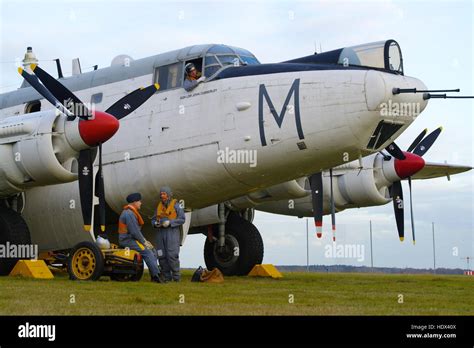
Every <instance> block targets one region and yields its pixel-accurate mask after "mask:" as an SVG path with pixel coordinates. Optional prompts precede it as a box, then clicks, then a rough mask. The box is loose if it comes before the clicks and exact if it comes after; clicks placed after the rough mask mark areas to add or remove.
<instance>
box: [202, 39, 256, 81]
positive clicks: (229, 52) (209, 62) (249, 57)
mask: <svg viewBox="0 0 474 348" xmlns="http://www.w3.org/2000/svg"><path fill="white" fill-rule="evenodd" d="M255 64H260V62H259V61H258V60H257V58H255V56H254V55H253V54H252V53H250V52H249V51H247V50H245V49H243V48H238V47H232V46H226V45H214V46H211V47H210V48H209V49H208V50H207V52H206V53H205V55H204V75H205V76H207V77H211V76H212V75H214V74H215V73H216V72H217V71H219V70H220V69H221V68H222V67H224V66H226V65H233V66H240V65H255Z"/></svg>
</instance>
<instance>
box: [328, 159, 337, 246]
mask: <svg viewBox="0 0 474 348" xmlns="http://www.w3.org/2000/svg"><path fill="white" fill-rule="evenodd" d="M329 180H330V181H331V224H332V241H333V242H335V241H336V207H335V204H334V191H333V187H332V185H333V183H332V168H331V169H329Z"/></svg>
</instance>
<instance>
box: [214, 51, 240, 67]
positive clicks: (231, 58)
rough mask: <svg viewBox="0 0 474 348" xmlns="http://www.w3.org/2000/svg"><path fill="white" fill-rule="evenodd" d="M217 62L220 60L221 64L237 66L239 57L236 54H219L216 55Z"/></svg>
mask: <svg viewBox="0 0 474 348" xmlns="http://www.w3.org/2000/svg"><path fill="white" fill-rule="evenodd" d="M218 59H219V62H221V64H222V65H234V66H239V65H240V59H239V57H237V56H236V55H233V54H232V55H230V54H229V55H221V56H218Z"/></svg>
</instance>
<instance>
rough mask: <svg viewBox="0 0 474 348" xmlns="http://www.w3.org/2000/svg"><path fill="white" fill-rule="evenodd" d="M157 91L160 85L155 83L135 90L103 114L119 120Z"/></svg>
mask: <svg viewBox="0 0 474 348" xmlns="http://www.w3.org/2000/svg"><path fill="white" fill-rule="evenodd" d="M158 89H160V85H159V84H157V83H155V84H154V85H151V86H148V87H146V88H139V89H136V90H134V91H133V92H131V93H129V94H127V95H126V96H125V97H123V98H122V99H120V100H118V101H116V102H115V103H114V104H113V105H112V106H111V107H109V108H108V109H107V110H105V112H106V113H108V114H111V115H113V116H115V117H116V118H117V120H120V119H122V118H124V117H125V116H127V115H129V114H130V113H132V112H133V111H135V110H136V109H138V108H139V107H140V106H141V105H142V104H143V103H144V102H146V101H147V100H148V99H150V97H151V96H152V95H153V94H155V92H156V91H157V90H158Z"/></svg>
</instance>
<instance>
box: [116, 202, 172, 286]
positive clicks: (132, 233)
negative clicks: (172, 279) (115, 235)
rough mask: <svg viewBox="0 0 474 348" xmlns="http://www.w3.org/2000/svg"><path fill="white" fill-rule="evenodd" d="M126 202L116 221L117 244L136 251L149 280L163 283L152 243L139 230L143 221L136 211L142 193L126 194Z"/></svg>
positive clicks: (138, 207) (139, 206) (139, 205)
mask: <svg viewBox="0 0 474 348" xmlns="http://www.w3.org/2000/svg"><path fill="white" fill-rule="evenodd" d="M127 203H128V204H127V205H126V206H124V207H123V212H122V214H120V218H119V223H118V227H119V228H118V232H119V245H120V247H122V248H129V249H130V250H135V251H138V252H139V253H140V255H142V257H143V260H145V263H146V265H147V266H148V270H149V271H150V276H151V280H152V281H153V282H157V283H163V279H162V278H161V274H160V268H159V267H158V260H157V258H156V256H155V253H154V252H153V251H154V247H153V244H151V243H150V242H149V241H147V240H146V239H145V237H143V234H142V232H141V229H142V226H143V224H144V221H143V218H142V216H141V215H140V213H139V212H138V211H139V210H140V208H141V206H142V195H141V194H140V193H132V194H130V195H128V196H127Z"/></svg>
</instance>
